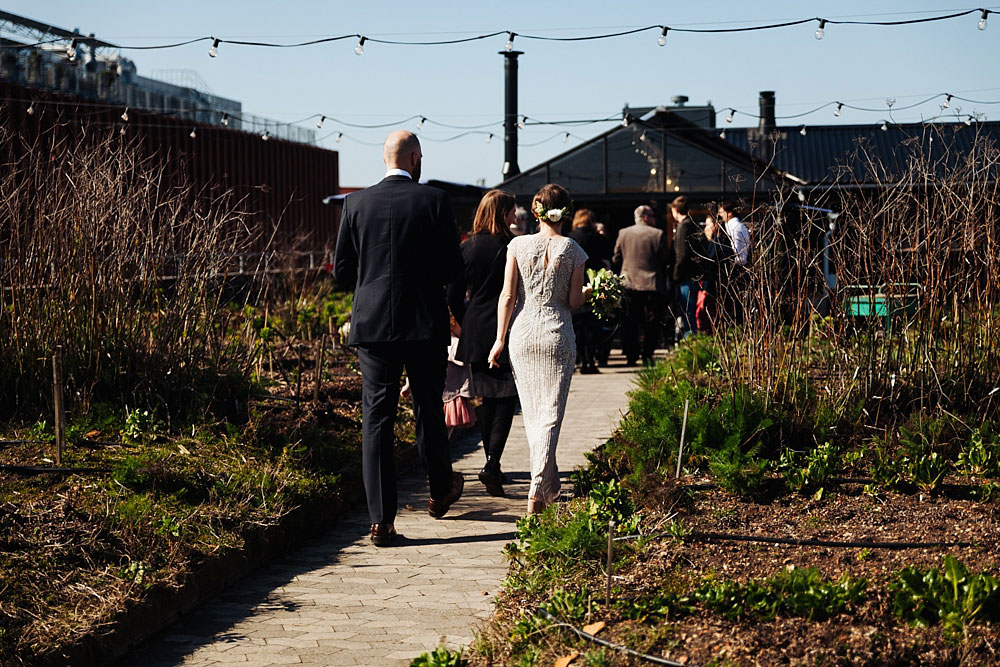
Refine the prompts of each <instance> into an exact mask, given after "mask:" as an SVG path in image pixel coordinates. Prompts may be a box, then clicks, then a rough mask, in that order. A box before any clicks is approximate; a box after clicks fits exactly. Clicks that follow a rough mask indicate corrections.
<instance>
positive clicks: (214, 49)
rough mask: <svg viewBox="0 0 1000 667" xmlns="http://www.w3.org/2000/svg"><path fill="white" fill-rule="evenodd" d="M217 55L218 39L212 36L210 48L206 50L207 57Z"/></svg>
mask: <svg viewBox="0 0 1000 667" xmlns="http://www.w3.org/2000/svg"><path fill="white" fill-rule="evenodd" d="M217 55H219V40H218V39H216V38H215V37H213V38H212V48H210V49H209V50H208V57H209V58H214V57H215V56H217Z"/></svg>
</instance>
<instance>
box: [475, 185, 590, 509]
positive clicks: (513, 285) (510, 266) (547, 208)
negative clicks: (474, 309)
mask: <svg viewBox="0 0 1000 667" xmlns="http://www.w3.org/2000/svg"><path fill="white" fill-rule="evenodd" d="M572 205H573V202H572V200H571V199H570V196H569V193H568V192H567V191H566V189H565V188H563V187H561V186H559V185H553V184H550V185H546V186H545V187H543V188H542V189H541V190H539V191H538V193H537V194H536V195H535V197H534V199H533V200H532V201H531V212H532V213H533V214H534V215H535V217H536V218H537V219H538V221H539V223H540V224H539V226H538V233H537V234H531V235H528V236H519V237H517V238H516V239H514V240H513V241H511V242H510V246H509V247H508V249H507V265H506V267H505V269H504V284H503V292H502V293H501V295H500V300H499V304H498V305H497V310H498V312H497V329H496V342H495V343H494V344H493V349H492V350H490V354H489V360H490V363H491V364H499V363H500V362H501V360H502V358H503V355H504V354H505V353H506V351H507V348H508V345H507V340H508V329H509V338H510V345H509V349H510V360H511V364H512V366H513V368H514V378H515V380H516V382H517V393H518V395H519V396H520V398H521V413H522V415H523V417H524V431H525V434H526V435H527V437H528V451H529V453H530V457H531V487H530V489H529V490H528V513H529V514H535V513H538V512H541V511H542V510H543V509H545V506H546V505H549V504H550V503H552V501H554V500H555V499H556V496H557V495H558V494H559V469H558V468H557V467H556V444H557V442H558V441H559V430H560V428H561V427H562V420H563V416H564V415H565V413H566V398H567V395H568V394H569V383H570V380H572V378H573V366H574V365H575V362H576V340H575V338H576V337H575V336H574V334H573V321H572V317H571V313H572V311H574V310H576V309H577V308H579V307H580V306H582V305H583V303H584V301H585V300H586V296H587V293H586V291H585V288H584V286H583V278H584V262H586V261H587V253H585V252H584V251H583V248H581V247H580V244H579V243H577V242H576V241H574V240H573V239H569V238H566V237H565V236H562V235H561V234H560V233H559V230H560V227H561V226H562V222H561V221H562V220H563V219H568V218H569V215H570V209H571V208H572Z"/></svg>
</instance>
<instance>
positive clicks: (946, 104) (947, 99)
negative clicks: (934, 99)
mask: <svg viewBox="0 0 1000 667" xmlns="http://www.w3.org/2000/svg"><path fill="white" fill-rule="evenodd" d="M950 106H951V93H948V94H947V95H946V96H945V98H944V104H942V105H941V108H942V109H947V108H948V107H950Z"/></svg>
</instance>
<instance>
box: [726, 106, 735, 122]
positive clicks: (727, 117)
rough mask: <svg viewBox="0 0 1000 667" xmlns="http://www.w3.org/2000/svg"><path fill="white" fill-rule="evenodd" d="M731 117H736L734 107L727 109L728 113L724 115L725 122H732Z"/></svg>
mask: <svg viewBox="0 0 1000 667" xmlns="http://www.w3.org/2000/svg"><path fill="white" fill-rule="evenodd" d="M733 118H736V109H730V110H729V115H728V116H726V122H727V123H732V122H733Z"/></svg>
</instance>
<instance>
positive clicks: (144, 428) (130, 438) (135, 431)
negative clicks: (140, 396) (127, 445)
mask: <svg viewBox="0 0 1000 667" xmlns="http://www.w3.org/2000/svg"><path fill="white" fill-rule="evenodd" d="M160 430H161V424H160V422H159V421H157V419H156V415H152V414H150V412H149V410H129V411H128V412H127V413H126V415H125V426H124V427H123V428H122V432H121V435H122V438H123V439H124V440H125V441H126V442H131V443H134V444H143V443H147V442H151V441H152V440H153V439H155V438H156V436H157V435H159V432H160Z"/></svg>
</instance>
